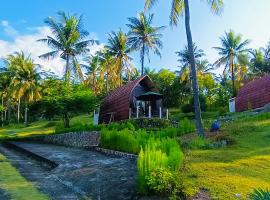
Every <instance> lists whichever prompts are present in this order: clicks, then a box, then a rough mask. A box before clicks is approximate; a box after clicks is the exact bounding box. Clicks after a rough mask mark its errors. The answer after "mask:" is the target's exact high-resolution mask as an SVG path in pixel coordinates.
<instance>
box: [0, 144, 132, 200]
mask: <svg viewBox="0 0 270 200" xmlns="http://www.w3.org/2000/svg"><path fill="white" fill-rule="evenodd" d="M15 144H16V145H17V146H20V147H22V148H24V149H26V150H29V151H31V152H33V153H35V154H38V155H40V156H42V157H44V158H46V159H49V160H52V161H54V162H56V163H58V164H59V165H58V166H57V167H56V168H54V169H52V170H50V171H46V170H44V167H43V169H42V167H41V166H40V164H39V165H37V163H33V162H34V161H28V162H26V163H25V162H24V163H22V162H19V161H17V160H16V154H15V153H14V152H13V153H11V152H7V151H8V150H6V149H5V148H3V147H1V149H0V150H1V151H2V153H4V154H5V155H6V156H7V157H8V158H9V159H11V162H12V163H13V164H14V165H15V167H17V168H18V169H19V171H20V172H21V173H22V174H23V175H24V176H25V177H26V178H28V179H29V180H31V181H34V182H36V184H37V185H38V186H39V188H40V189H41V190H42V191H44V192H45V193H46V194H48V195H49V196H50V198H51V199H56V200H58V199H61V200H62V199H68V200H71V199H72V200H73V199H88V198H90V199H93V200H95V199H97V200H99V199H101V200H118V199H119V200H121V199H133V198H134V197H135V195H136V194H135V188H136V176H137V172H136V163H135V162H134V161H130V160H127V159H124V158H112V157H108V156H105V155H102V154H100V153H97V152H94V151H90V150H83V149H73V148H66V147H62V146H55V145H50V144H41V143H36V142H15ZM3 151H6V152H3ZM7 154H10V155H7ZM27 164H29V166H27ZM33 174H34V175H33ZM60 191H61V192H60Z"/></svg>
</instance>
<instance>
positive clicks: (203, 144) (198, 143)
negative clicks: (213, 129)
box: [188, 137, 210, 149]
mask: <svg viewBox="0 0 270 200" xmlns="http://www.w3.org/2000/svg"><path fill="white" fill-rule="evenodd" d="M209 144H210V142H209V141H208V140H206V139H204V138H202V137H196V138H195V139H193V140H191V141H190V142H188V148H189V149H207V148H209Z"/></svg>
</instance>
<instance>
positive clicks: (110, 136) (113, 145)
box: [101, 129, 139, 154]
mask: <svg viewBox="0 0 270 200" xmlns="http://www.w3.org/2000/svg"><path fill="white" fill-rule="evenodd" d="M101 146H102V147H103V148H106V149H113V150H117V151H124V152H128V153H135V154H137V153H138V152H139V142H138V140H137V139H136V137H135V136H134V134H133V132H132V131H130V130H128V129H124V130H121V131H116V130H113V131H110V130H108V129H102V131H101Z"/></svg>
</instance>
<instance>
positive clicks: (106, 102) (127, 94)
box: [99, 75, 164, 123]
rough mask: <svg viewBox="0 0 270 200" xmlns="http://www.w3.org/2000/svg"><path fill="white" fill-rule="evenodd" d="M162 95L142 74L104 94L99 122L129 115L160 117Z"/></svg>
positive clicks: (120, 118)
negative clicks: (106, 94)
mask: <svg viewBox="0 0 270 200" xmlns="http://www.w3.org/2000/svg"><path fill="white" fill-rule="evenodd" d="M162 98H163V95H162V94H159V93H158V90H157V89H156V88H155V86H154V83H153V82H152V80H151V79H150V77H149V76H147V75H145V76H142V77H140V78H138V79H136V80H134V81H131V82H129V83H127V84H125V85H123V86H122V87H119V88H117V89H116V90H114V91H112V92H111V93H110V94H109V95H108V96H106V97H105V98H104V99H103V101H102V103H101V106H100V111H99V123H110V122H114V121H121V120H125V119H129V118H131V117H136V118H138V117H161V112H162V113H163V112H164V111H163V107H162Z"/></svg>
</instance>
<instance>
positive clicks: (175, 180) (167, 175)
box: [146, 168, 182, 198]
mask: <svg viewBox="0 0 270 200" xmlns="http://www.w3.org/2000/svg"><path fill="white" fill-rule="evenodd" d="M146 182H147V186H148V188H149V190H150V191H153V192H154V193H156V194H160V195H166V196H170V197H171V198H176V195H177V194H178V193H179V191H181V188H182V184H181V183H182V180H180V178H179V174H178V173H177V172H172V171H169V170H168V169H166V168H156V169H154V170H153V171H152V172H151V173H150V174H149V175H148V176H147V177H146Z"/></svg>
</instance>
